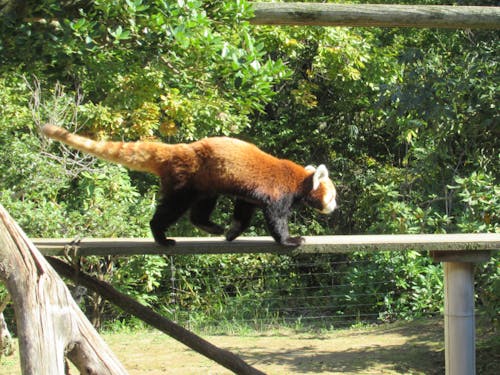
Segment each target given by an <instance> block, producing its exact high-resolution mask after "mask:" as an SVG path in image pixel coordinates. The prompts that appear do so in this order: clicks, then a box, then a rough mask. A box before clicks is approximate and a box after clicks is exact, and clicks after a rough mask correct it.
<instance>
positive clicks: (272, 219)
mask: <svg viewBox="0 0 500 375" xmlns="http://www.w3.org/2000/svg"><path fill="white" fill-rule="evenodd" d="M290 209H291V204H290V203H288V202H286V201H282V202H277V203H274V204H272V205H269V206H267V207H265V208H264V218H265V219H266V223H267V226H268V228H269V232H270V233H271V236H273V238H274V239H275V240H276V242H279V243H280V244H281V245H284V246H300V245H302V244H303V243H304V238H302V237H290V233H289V231H288V217H289V215H290Z"/></svg>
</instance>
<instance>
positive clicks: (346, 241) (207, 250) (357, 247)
mask: <svg viewBox="0 0 500 375" xmlns="http://www.w3.org/2000/svg"><path fill="white" fill-rule="evenodd" d="M176 239H177V244H176V245H175V246H172V247H162V246H159V245H157V244H155V243H154V242H153V241H152V239H137V238H133V239H132V238H129V239H124V238H115V239H110V238H107V239H97V238H84V239H82V240H80V241H79V242H77V243H73V241H72V240H71V239H34V240H33V242H34V243H35V245H36V247H37V248H38V249H39V250H40V252H41V253H42V254H44V255H64V254H66V253H70V254H74V255H80V256H86V255H135V254H166V255H183V254H226V253H278V254H311V253H349V252H353V251H383V250H390V251H403V250H407V249H412V250H418V251H433V252H443V251H446V252H450V251H451V252H474V251H478V252H484V251H490V250H499V249H500V234H495V233H484V234H416V235H411V234H401V235H349V236H315V237H306V243H305V244H304V245H302V246H300V247H297V248H286V247H283V246H280V245H278V244H277V243H276V242H274V241H273V240H272V239H271V238H270V237H242V238H239V239H237V240H235V241H233V242H227V241H224V240H223V239H222V238H218V237H202V238H176ZM478 255H479V254H478Z"/></svg>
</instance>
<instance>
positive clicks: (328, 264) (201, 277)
mask: <svg viewBox="0 0 500 375" xmlns="http://www.w3.org/2000/svg"><path fill="white" fill-rule="evenodd" d="M200 259H201V258H198V259H193V257H190V258H186V259H182V257H175V258H174V257H170V258H169V259H168V261H169V271H170V277H169V281H170V283H169V291H168V295H169V301H168V302H169V303H168V308H167V314H168V315H169V316H170V317H171V318H172V319H174V320H176V321H177V322H179V323H181V324H183V325H185V326H188V327H192V328H197V327H198V328H199V327H203V328H205V329H206V328H207V327H208V328H212V329H219V330H224V329H228V327H230V326H233V327H234V326H236V327H241V326H244V327H251V328H254V329H266V328H269V327H273V326H292V327H297V326H303V327H305V326H310V327H315V328H326V329H332V328H337V327H347V326H352V325H354V324H367V323H379V322H387V321H392V320H395V319H398V318H404V317H405V314H406V315H412V316H434V315H438V314H440V313H441V307H442V305H443V303H442V301H443V296H442V292H437V293H436V292H435V290H438V289H439V288H441V289H442V283H441V281H440V280H442V278H441V279H439V278H436V280H437V282H438V283H439V285H438V286H437V287H436V286H431V285H425V282H424V280H423V279H422V277H420V276H424V277H425V276H427V275H425V274H422V275H407V276H404V270H403V271H400V270H398V271H396V270H395V265H394V264H392V263H391V262H382V263H380V262H378V263H377V262H374V261H373V259H361V258H360V257H349V256H346V255H339V254H321V255H309V256H300V257H290V256H278V255H273V256H239V257H238V256H233V257H230V258H229V259H224V260H220V259H219V260H218V261H216V262H214V261H213V259H212V260H211V261H207V263H206V264H205V263H204V262H203V261H201V260H200ZM238 262H239V263H238ZM203 264H205V265H206V266H207V268H200V267H202V266H203ZM426 265H427V266H429V265H430V266H431V267H433V268H434V269H435V270H436V272H437V273H440V272H441V267H440V265H432V264H427V263H426Z"/></svg>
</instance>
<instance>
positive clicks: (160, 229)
mask: <svg viewBox="0 0 500 375" xmlns="http://www.w3.org/2000/svg"><path fill="white" fill-rule="evenodd" d="M191 203H192V195H191V194H189V193H188V192H185V191H180V192H177V193H175V194H169V196H168V197H164V198H163V199H162V200H161V201H160V203H159V204H158V206H157V207H156V211H155V213H154V215H153V218H152V219H151V221H150V223H149V225H150V227H151V232H152V233H153V238H154V239H155V242H156V243H158V244H160V245H163V246H173V245H175V240H173V239H168V238H167V237H166V236H165V231H166V230H167V228H168V227H169V226H171V225H172V224H173V223H175V222H176V221H177V220H179V218H180V217H181V216H182V215H183V214H184V213H185V212H186V211H187V210H188V208H189V206H190V205H191Z"/></svg>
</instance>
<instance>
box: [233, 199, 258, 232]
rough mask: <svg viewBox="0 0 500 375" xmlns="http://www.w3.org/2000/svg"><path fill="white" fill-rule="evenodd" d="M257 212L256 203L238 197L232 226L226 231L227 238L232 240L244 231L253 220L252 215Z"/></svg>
mask: <svg viewBox="0 0 500 375" xmlns="http://www.w3.org/2000/svg"><path fill="white" fill-rule="evenodd" d="M254 212H255V205H253V204H252V203H249V202H246V201H244V200H242V199H236V202H235V203H234V214H233V222H232V223H231V228H229V230H228V231H227V233H226V240H228V241H232V240H234V239H235V238H236V237H238V236H239V235H240V234H241V233H243V232H244V231H245V230H246V229H247V228H248V227H249V226H250V223H251V222H252V216H253V213H254Z"/></svg>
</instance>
